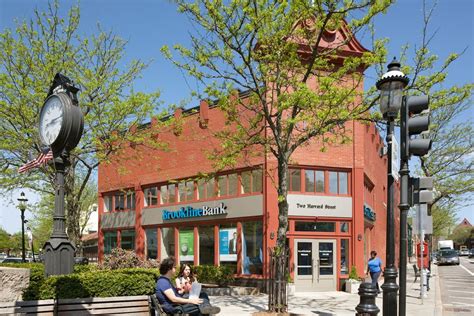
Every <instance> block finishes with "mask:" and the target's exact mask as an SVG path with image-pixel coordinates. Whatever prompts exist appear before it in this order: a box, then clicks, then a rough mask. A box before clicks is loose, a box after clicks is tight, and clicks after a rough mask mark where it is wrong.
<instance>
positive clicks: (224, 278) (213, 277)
mask: <svg viewBox="0 0 474 316" xmlns="http://www.w3.org/2000/svg"><path fill="white" fill-rule="evenodd" d="M194 270H195V271H196V274H197V279H198V281H199V282H201V283H215V284H218V285H222V286H225V285H228V284H229V283H231V282H233V281H234V275H233V272H232V268H231V267H227V266H220V267H216V266H211V265H202V266H195V267H194Z"/></svg>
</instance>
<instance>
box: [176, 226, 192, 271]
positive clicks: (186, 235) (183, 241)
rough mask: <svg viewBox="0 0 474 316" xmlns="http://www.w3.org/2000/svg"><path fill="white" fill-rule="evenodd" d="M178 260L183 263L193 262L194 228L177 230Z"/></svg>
mask: <svg viewBox="0 0 474 316" xmlns="http://www.w3.org/2000/svg"><path fill="white" fill-rule="evenodd" d="M179 261H180V262H181V264H183V263H190V264H193V263H194V230H193V229H180V230H179Z"/></svg>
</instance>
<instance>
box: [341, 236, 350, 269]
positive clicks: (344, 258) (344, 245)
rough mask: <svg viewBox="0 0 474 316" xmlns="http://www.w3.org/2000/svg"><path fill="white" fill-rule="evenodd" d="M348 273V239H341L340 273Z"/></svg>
mask: <svg viewBox="0 0 474 316" xmlns="http://www.w3.org/2000/svg"><path fill="white" fill-rule="evenodd" d="M348 273H349V239H341V274H348Z"/></svg>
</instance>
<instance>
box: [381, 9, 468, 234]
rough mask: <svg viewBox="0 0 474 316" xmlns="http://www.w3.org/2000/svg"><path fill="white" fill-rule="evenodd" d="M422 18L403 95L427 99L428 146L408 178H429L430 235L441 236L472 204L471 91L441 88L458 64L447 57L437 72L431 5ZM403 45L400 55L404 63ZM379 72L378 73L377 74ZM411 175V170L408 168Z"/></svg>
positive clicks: (458, 87) (460, 87)
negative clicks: (431, 185) (431, 186)
mask: <svg viewBox="0 0 474 316" xmlns="http://www.w3.org/2000/svg"><path fill="white" fill-rule="evenodd" d="M423 7H424V10H423V12H424V16H423V21H424V23H423V29H422V32H421V34H422V41H421V43H420V47H419V48H417V49H415V50H414V53H413V55H414V58H413V64H412V65H409V64H408V63H404V64H406V66H405V67H404V68H403V71H404V72H405V73H406V74H407V75H408V76H409V77H410V79H411V81H410V83H409V86H408V87H407V88H406V91H407V94H409V95H419V94H425V95H428V96H429V97H430V114H431V125H430V133H429V135H430V138H431V139H432V140H433V145H432V149H431V151H430V153H429V154H428V155H427V156H424V157H420V158H419V165H420V170H419V171H418V172H416V171H415V172H412V174H418V175H419V174H420V173H421V174H422V175H423V176H427V177H433V178H434V184H435V192H436V194H435V199H434V201H433V204H432V206H431V208H432V216H433V233H434V235H435V236H441V235H443V234H444V232H445V231H446V228H449V227H451V226H453V225H454V222H455V221H456V210H457V209H458V208H459V207H460V206H466V205H469V204H470V203H472V199H473V195H472V192H474V177H473V176H474V173H473V172H472V170H473V169H474V168H473V161H474V160H473V159H472V157H473V155H474V142H473V135H474V130H473V121H472V119H470V115H469V111H472V98H471V95H472V91H473V88H474V84H473V83H472V82H469V83H466V84H464V85H462V86H451V87H446V82H445V81H446V78H447V76H448V70H449V66H450V65H451V64H452V63H454V62H456V61H458V60H459V58H460V57H461V56H462V53H463V52H461V53H459V54H458V53H453V54H450V55H449V56H448V57H447V58H446V60H444V61H443V62H442V63H441V65H440V66H438V64H439V63H440V61H439V56H437V55H435V54H434V53H432V52H431V51H430V47H429V44H430V42H431V41H432V39H433V37H434V36H435V34H431V33H430V32H429V24H430V20H431V16H432V14H433V12H434V10H435V5H433V6H432V7H431V8H427V7H426V4H425V2H423ZM407 50H408V45H406V46H405V48H404V51H403V52H402V56H404V57H402V59H404V60H405V59H406V58H407ZM382 71H383V70H382V69H381V67H380V68H379V72H380V73H381V72H382ZM410 169H411V170H412V171H413V170H416V169H415V168H410Z"/></svg>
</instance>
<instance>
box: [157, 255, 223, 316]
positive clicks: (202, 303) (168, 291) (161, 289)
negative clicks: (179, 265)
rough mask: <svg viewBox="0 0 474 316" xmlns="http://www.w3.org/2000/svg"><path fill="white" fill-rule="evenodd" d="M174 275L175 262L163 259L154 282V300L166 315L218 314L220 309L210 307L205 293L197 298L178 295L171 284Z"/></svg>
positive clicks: (170, 259)
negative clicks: (158, 274) (158, 275)
mask: <svg viewBox="0 0 474 316" xmlns="http://www.w3.org/2000/svg"><path fill="white" fill-rule="evenodd" d="M175 273H176V262H175V260H174V258H173V257H169V258H166V259H164V260H163V261H162V262H161V264H160V274H161V276H160V277H159V278H158V281H157V282H156V293H155V294H156V298H157V299H158V301H159V303H160V304H161V305H162V307H163V310H164V311H165V313H168V314H176V313H178V314H179V313H181V314H189V315H209V314H218V313H219V312H220V311H221V309H220V308H219V307H217V306H212V305H211V304H210V302H209V297H208V296H207V294H206V293H204V292H201V293H200V295H199V298H189V297H187V295H185V296H183V295H181V294H179V293H178V289H177V288H175V287H174V286H173V284H172V283H171V278H172V277H173V276H174V274H175Z"/></svg>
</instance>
